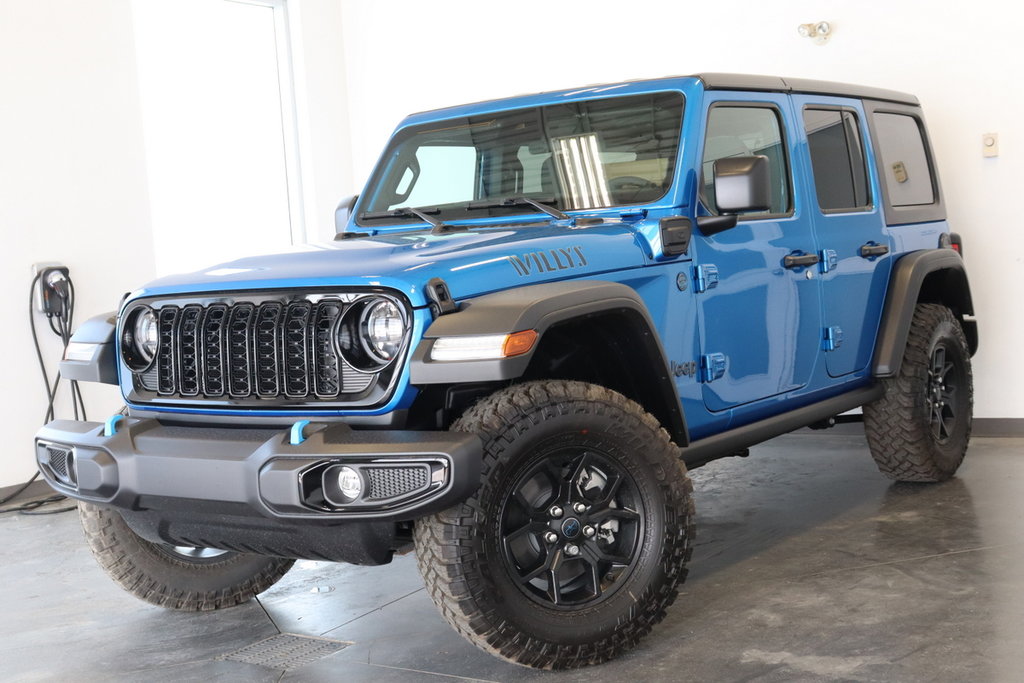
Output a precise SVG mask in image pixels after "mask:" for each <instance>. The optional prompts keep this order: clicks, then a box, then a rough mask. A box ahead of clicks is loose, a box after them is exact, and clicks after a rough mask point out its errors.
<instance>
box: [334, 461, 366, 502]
mask: <svg viewBox="0 0 1024 683" xmlns="http://www.w3.org/2000/svg"><path fill="white" fill-rule="evenodd" d="M338 489H339V490H340V491H341V495H342V496H344V497H345V498H347V499H348V500H347V501H346V502H348V503H351V502H352V501H353V500H355V499H356V498H358V497H359V496H360V494H362V492H363V480H362V478H361V477H360V476H359V473H358V472H356V471H355V470H354V469H352V468H351V467H339V468H338Z"/></svg>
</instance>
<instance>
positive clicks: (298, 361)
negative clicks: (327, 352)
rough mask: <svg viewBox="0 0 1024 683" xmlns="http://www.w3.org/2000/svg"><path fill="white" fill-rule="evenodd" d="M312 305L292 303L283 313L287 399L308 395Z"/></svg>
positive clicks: (285, 392) (304, 302) (285, 390)
mask: <svg viewBox="0 0 1024 683" xmlns="http://www.w3.org/2000/svg"><path fill="white" fill-rule="evenodd" d="M312 308H313V304H311V303H309V302H308V301H293V302H291V303H290V304H288V308H286V309H285V312H284V394H285V396H287V397H288V398H303V397H305V396H308V395H309V356H308V353H307V352H306V345H307V341H308V339H309V313H310V310H311V309H312Z"/></svg>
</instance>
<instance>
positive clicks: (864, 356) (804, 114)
mask: <svg viewBox="0 0 1024 683" xmlns="http://www.w3.org/2000/svg"><path fill="white" fill-rule="evenodd" d="M793 104H794V106H795V108H796V111H797V113H798V115H799V116H800V119H801V121H800V128H801V130H802V135H803V137H804V142H805V143H806V144H804V145H801V149H802V150H804V151H805V153H806V155H807V159H806V161H807V163H806V164H805V167H806V168H807V169H808V178H807V183H808V187H809V188H813V189H812V190H811V191H809V192H808V193H807V194H808V196H809V197H810V200H811V201H810V203H811V206H809V207H808V213H809V215H810V216H812V217H813V224H814V229H815V232H816V234H817V241H818V244H819V245H820V249H821V252H820V257H821V268H820V270H821V271H822V272H821V288H822V303H823V348H824V350H825V351H826V353H825V365H826V368H827V369H828V374H829V375H830V376H832V377H841V376H843V375H848V374H850V373H852V372H857V371H859V370H863V369H864V368H866V367H867V365H868V363H869V362H870V361H871V355H872V352H873V349H874V340H875V335H876V333H877V330H878V321H879V319H880V318H881V310H882V304H883V300H884V298H885V290H886V286H887V284H888V281H889V271H890V268H891V258H890V256H889V250H890V249H891V247H892V245H891V244H890V241H889V236H888V233H887V232H886V229H885V220H884V218H883V216H882V210H881V206H880V205H881V202H880V201H878V200H877V197H878V191H877V188H878V181H877V178H875V177H873V176H872V174H871V173H870V171H869V164H868V163H867V161H866V160H867V159H870V158H872V152H871V149H870V148H869V143H868V141H869V136H868V134H867V125H866V121H865V117H864V110H863V108H862V107H861V104H860V102H859V101H858V100H852V99H843V98H836V97H815V96H811V95H794V96H793Z"/></svg>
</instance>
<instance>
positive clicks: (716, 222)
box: [697, 213, 738, 237]
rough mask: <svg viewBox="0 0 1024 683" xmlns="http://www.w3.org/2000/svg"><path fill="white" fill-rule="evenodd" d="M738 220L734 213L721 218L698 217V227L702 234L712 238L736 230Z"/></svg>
mask: <svg viewBox="0 0 1024 683" xmlns="http://www.w3.org/2000/svg"><path fill="white" fill-rule="evenodd" d="M737 220H738V219H737V217H736V214H734V213H727V214H723V215H721V216H698V218H697V227H698V228H700V231H701V233H703V234H704V235H706V236H708V237H711V236H712V235H717V234H718V233H720V232H724V231H726V230H729V229H730V228H735V227H736V221H737Z"/></svg>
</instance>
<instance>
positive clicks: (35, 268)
mask: <svg viewBox="0 0 1024 683" xmlns="http://www.w3.org/2000/svg"><path fill="white" fill-rule="evenodd" d="M55 272H57V273H61V274H63V276H64V278H65V279H66V278H67V277H68V275H69V273H70V272H71V271H70V269H69V268H68V267H67V266H65V265H64V264H63V263H60V262H58V261H41V262H39V263H33V264H32V279H33V281H34V282H35V283H36V284H35V288H34V291H33V295H32V300H33V301H34V302H35V307H36V310H37V311H39V312H40V313H53V312H54V311H55V307H56V302H54V301H53V297H54V293H53V290H52V289H51V288H50V287H48V286H47V285H48V284H49V282H48V280H50V278H51V276H52V274H53V273H55ZM37 275H38V276H39V279H38V280H36V276H37Z"/></svg>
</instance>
